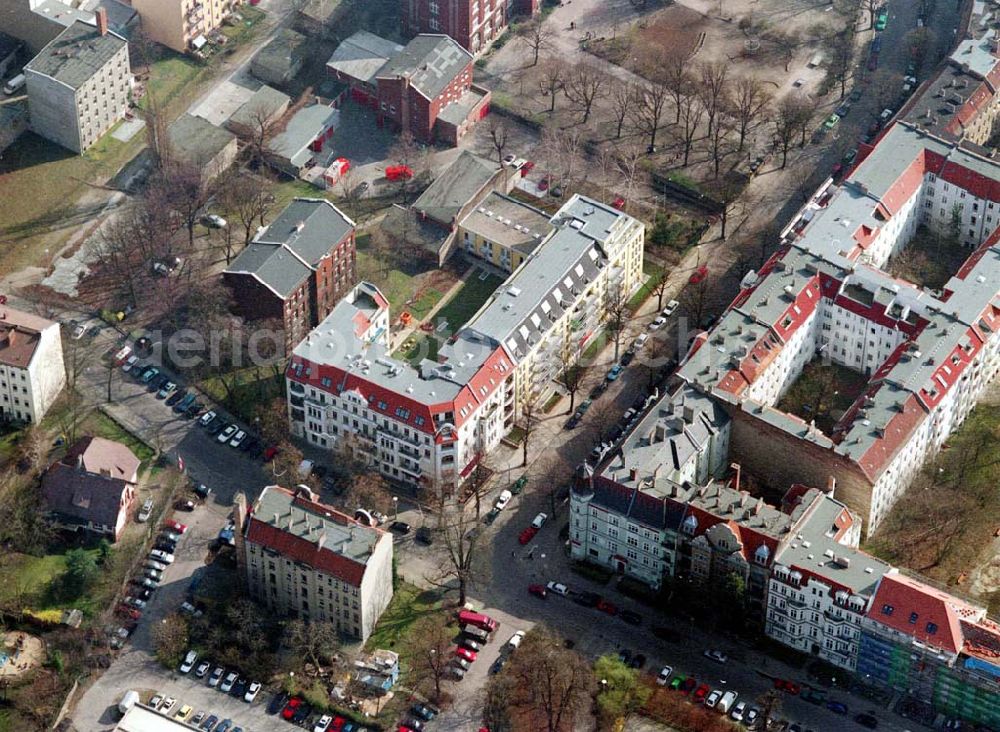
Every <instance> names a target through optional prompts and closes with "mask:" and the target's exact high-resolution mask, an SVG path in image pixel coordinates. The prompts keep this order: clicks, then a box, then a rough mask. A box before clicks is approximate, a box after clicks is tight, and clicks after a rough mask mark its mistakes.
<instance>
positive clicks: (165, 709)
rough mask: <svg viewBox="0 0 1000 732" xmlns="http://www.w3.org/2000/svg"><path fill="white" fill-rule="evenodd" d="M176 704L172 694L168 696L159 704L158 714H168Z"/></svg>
mask: <svg viewBox="0 0 1000 732" xmlns="http://www.w3.org/2000/svg"><path fill="white" fill-rule="evenodd" d="M175 706H177V700H176V699H174V698H173V697H172V696H168V697H167V698H166V699H164V700H163V704H161V705H160V714H169V713H170V710H171V709H173V708H174V707H175Z"/></svg>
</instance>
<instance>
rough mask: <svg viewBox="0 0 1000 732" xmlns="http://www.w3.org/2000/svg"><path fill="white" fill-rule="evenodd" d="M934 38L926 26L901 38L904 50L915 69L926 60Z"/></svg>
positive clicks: (932, 32)
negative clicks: (904, 46)
mask: <svg viewBox="0 0 1000 732" xmlns="http://www.w3.org/2000/svg"><path fill="white" fill-rule="evenodd" d="M934 38H935V36H934V31H932V30H931V29H930V28H928V27H927V26H924V27H923V28H914V29H913V30H911V31H910V32H909V33H907V34H906V35H905V36H903V43H904V44H905V45H906V50H907V51H908V52H909V54H910V59H911V60H912V61H913V63H914V64H915V65H916V66H917V68H919V67H920V66H922V65H923V63H924V59H925V58H927V51H929V50H930V49H931V47H932V46H933V45H934Z"/></svg>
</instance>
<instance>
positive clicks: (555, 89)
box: [538, 56, 566, 114]
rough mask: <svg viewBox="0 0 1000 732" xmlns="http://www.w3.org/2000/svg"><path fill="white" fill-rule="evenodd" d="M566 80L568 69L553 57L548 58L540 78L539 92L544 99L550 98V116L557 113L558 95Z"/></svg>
mask: <svg viewBox="0 0 1000 732" xmlns="http://www.w3.org/2000/svg"><path fill="white" fill-rule="evenodd" d="M565 79H566V67H565V66H564V65H563V64H562V62H561V61H559V60H558V59H556V58H553V57H551V56H550V57H547V58H546V59H545V63H544V64H543V65H542V73H541V74H540V75H539V77H538V90H539V92H541V95H542V96H543V97H545V96H547V97H548V98H549V114H552V113H553V112H555V111H556V95H557V94H558V93H559V91H560V90H561V89H563V87H564V84H565Z"/></svg>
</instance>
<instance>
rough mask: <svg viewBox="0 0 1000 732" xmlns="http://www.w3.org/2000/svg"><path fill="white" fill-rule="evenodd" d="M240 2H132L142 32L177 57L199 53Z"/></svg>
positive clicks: (221, 0)
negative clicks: (182, 54)
mask: <svg viewBox="0 0 1000 732" xmlns="http://www.w3.org/2000/svg"><path fill="white" fill-rule="evenodd" d="M242 4H243V3H242V0H132V7H133V8H135V10H136V12H137V13H139V21H140V23H141V25H142V31H143V33H145V34H146V35H147V36H148V37H149V38H150V40H153V41H155V42H157V43H160V44H163V45H164V46H166V47H167V48H170V49H172V50H174V51H177V52H178V53H185V52H186V51H192V50H198V49H199V48H201V47H202V46H204V45H205V43H206V42H207V41H208V35H209V33H211V32H212V31H214V30H216V29H218V28H219V26H221V25H222V21H223V19H224V18H225V17H226V16H227V15H229V14H230V13H231V12H232V11H233V10H234V9H235V8H237V7H239V6H240V5H242Z"/></svg>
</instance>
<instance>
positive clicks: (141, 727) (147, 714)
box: [113, 689, 192, 732]
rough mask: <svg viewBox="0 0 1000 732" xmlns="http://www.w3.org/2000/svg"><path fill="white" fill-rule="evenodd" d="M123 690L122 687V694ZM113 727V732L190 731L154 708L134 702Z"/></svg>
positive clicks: (186, 726) (189, 728)
mask: <svg viewBox="0 0 1000 732" xmlns="http://www.w3.org/2000/svg"><path fill="white" fill-rule="evenodd" d="M125 691H126V690H125V689H123V690H122V694H124V693H125ZM177 708H179V707H177ZM113 729H114V732H191V729H192V728H191V727H190V726H189V725H187V724H184V723H183V722H178V721H177V720H176V719H172V718H171V717H168V716H166V715H163V714H160V713H159V712H157V711H156V710H154V709H150V708H149V707H144V706H143V705H142V704H135V705H133V706H132V708H131V709H129V710H128V711H127V712H125V716H123V717H122V718H121V720H119V722H118V725H117V726H115V727H114V728H113Z"/></svg>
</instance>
